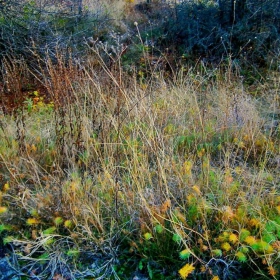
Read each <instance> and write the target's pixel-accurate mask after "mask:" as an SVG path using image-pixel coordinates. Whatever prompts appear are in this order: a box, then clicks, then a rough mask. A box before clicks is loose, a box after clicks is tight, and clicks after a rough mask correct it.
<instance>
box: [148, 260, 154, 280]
mask: <svg viewBox="0 0 280 280" xmlns="http://www.w3.org/2000/svg"><path fill="white" fill-rule="evenodd" d="M147 267H148V273H149V277H150V279H153V274H154V273H153V270H152V268H151V266H150V264H149V263H148V266H147Z"/></svg>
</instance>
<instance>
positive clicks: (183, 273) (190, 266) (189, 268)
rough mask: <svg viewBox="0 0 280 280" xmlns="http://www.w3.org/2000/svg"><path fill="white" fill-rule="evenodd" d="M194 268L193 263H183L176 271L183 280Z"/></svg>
mask: <svg viewBox="0 0 280 280" xmlns="http://www.w3.org/2000/svg"><path fill="white" fill-rule="evenodd" d="M194 270H195V267H194V266H193V264H188V263H187V264H185V265H184V266H183V267H182V268H181V269H180V270H179V271H178V272H179V274H180V277H181V278H182V279H183V280H185V279H187V277H188V276H189V274H191V273H192V272H193V271H194Z"/></svg>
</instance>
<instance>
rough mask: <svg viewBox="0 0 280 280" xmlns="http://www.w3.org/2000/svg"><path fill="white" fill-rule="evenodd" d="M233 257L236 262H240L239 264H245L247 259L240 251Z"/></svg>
mask: <svg viewBox="0 0 280 280" xmlns="http://www.w3.org/2000/svg"><path fill="white" fill-rule="evenodd" d="M235 256H236V257H237V259H238V261H240V262H246V261H247V257H246V256H245V255H244V253H242V252H241V251H239V252H237V253H236V254H235Z"/></svg>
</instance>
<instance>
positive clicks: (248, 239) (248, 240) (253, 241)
mask: <svg viewBox="0 0 280 280" xmlns="http://www.w3.org/2000/svg"><path fill="white" fill-rule="evenodd" d="M244 241H245V242H246V243H247V244H248V245H250V246H251V245H253V244H256V242H257V241H256V238H255V237H254V236H252V235H249V236H247V237H246V238H245V240H244Z"/></svg>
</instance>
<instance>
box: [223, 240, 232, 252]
mask: <svg viewBox="0 0 280 280" xmlns="http://www.w3.org/2000/svg"><path fill="white" fill-rule="evenodd" d="M221 248H222V249H223V250H225V251H226V252H228V251H230V249H231V246H230V244H229V243H228V242H224V243H223V244H222V245H221Z"/></svg>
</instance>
